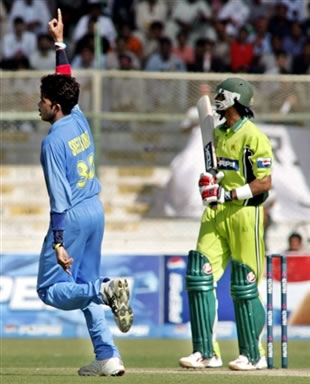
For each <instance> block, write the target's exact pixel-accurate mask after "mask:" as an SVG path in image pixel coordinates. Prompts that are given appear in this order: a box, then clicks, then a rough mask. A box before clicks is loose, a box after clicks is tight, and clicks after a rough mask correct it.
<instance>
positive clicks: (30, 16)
mask: <svg viewBox="0 0 310 384" xmlns="http://www.w3.org/2000/svg"><path fill="white" fill-rule="evenodd" d="M16 17H21V18H23V20H24V22H25V25H26V29H27V30H28V31H30V32H34V33H36V34H39V33H46V32H47V23H48V21H49V20H50V18H51V15H50V10H49V8H48V7H47V4H46V2H45V1H42V0H15V1H14V3H13V6H12V8H11V11H10V14H9V23H10V25H11V30H12V29H13V24H14V20H15V18H16Z"/></svg>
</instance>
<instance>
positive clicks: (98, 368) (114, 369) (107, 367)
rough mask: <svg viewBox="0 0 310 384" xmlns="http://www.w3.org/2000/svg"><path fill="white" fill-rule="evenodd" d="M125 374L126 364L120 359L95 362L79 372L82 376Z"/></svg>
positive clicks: (113, 358) (114, 358)
mask: <svg viewBox="0 0 310 384" xmlns="http://www.w3.org/2000/svg"><path fill="white" fill-rule="evenodd" d="M124 373H125V367H124V364H123V362H122V361H121V360H120V359H119V358H118V357H111V358H110V359H105V360H94V361H93V362H91V363H90V364H89V365H86V366H85V367H82V368H80V369H79V370H78V374H79V375H80V376H123V375H124Z"/></svg>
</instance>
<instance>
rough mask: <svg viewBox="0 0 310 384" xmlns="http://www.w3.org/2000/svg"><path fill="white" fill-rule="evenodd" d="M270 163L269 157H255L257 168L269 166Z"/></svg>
mask: <svg viewBox="0 0 310 384" xmlns="http://www.w3.org/2000/svg"><path fill="white" fill-rule="evenodd" d="M271 163H272V162H271V158H270V157H259V158H258V159H257V168H270V167H271Z"/></svg>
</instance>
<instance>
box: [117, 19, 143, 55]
mask: <svg viewBox="0 0 310 384" xmlns="http://www.w3.org/2000/svg"><path fill="white" fill-rule="evenodd" d="M119 34H120V36H121V37H123V39H124V40H125V41H126V48H127V50H128V51H130V52H133V53H134V54H135V55H136V56H137V57H139V59H142V57H143V46H142V42H141V40H140V39H139V38H138V37H136V36H135V35H134V34H133V30H132V27H131V25H130V24H129V23H127V22H124V23H123V24H122V25H121V26H120V27H119Z"/></svg>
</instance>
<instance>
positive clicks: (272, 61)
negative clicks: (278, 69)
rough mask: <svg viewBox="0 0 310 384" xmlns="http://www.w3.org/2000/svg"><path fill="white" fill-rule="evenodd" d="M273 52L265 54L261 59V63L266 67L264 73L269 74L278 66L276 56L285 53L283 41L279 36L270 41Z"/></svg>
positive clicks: (274, 36)
mask: <svg viewBox="0 0 310 384" xmlns="http://www.w3.org/2000/svg"><path fill="white" fill-rule="evenodd" d="M270 45H271V52H270V53H265V54H264V55H262V57H261V63H262V65H263V67H264V72H266V73H267V72H268V71H269V70H270V69H271V68H274V67H275V66H276V56H277V54H278V53H279V52H282V51H283V40H282V39H281V37H280V36H278V35H273V36H271V39H270Z"/></svg>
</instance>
